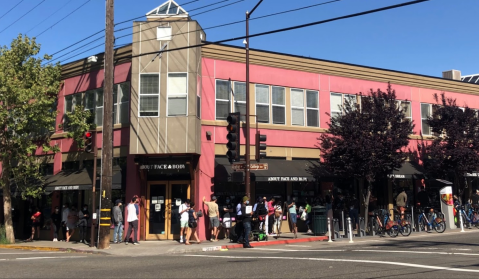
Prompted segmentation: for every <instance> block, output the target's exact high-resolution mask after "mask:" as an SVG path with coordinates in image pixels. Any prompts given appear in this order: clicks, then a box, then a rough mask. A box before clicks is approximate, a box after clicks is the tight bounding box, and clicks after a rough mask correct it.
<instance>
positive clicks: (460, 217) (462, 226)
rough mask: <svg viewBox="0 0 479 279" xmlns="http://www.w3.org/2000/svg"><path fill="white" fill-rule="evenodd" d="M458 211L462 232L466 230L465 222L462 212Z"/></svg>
mask: <svg viewBox="0 0 479 279" xmlns="http://www.w3.org/2000/svg"><path fill="white" fill-rule="evenodd" d="M458 213H459V219H461V232H465V231H464V224H463V223H462V212H461V211H458Z"/></svg>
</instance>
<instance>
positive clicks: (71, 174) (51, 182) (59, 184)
mask: <svg viewBox="0 0 479 279" xmlns="http://www.w3.org/2000/svg"><path fill="white" fill-rule="evenodd" d="M100 181H101V177H100V174H99V173H97V179H96V189H100ZM122 181H123V172H122V170H121V169H120V168H116V167H114V168H113V177H112V189H114V190H116V189H121V185H122ZM92 186H93V170H92V169H83V170H80V171H61V172H59V173H57V174H56V175H54V176H52V177H50V178H49V179H47V180H46V181H45V191H46V192H52V191H69V190H91V189H92Z"/></svg>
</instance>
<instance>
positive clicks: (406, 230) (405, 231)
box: [399, 224, 412, 236]
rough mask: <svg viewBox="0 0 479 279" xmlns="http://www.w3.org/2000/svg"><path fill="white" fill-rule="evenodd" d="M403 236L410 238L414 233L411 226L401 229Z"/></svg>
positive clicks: (407, 225)
mask: <svg viewBox="0 0 479 279" xmlns="http://www.w3.org/2000/svg"><path fill="white" fill-rule="evenodd" d="M399 232H400V233H401V235H402V236H409V235H410V234H411V232H412V227H411V224H406V225H404V226H403V227H401V228H400V229H399Z"/></svg>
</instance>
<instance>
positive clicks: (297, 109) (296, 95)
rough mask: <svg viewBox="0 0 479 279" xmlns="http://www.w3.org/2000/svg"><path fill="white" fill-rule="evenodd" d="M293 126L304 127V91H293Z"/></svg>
mask: <svg viewBox="0 0 479 279" xmlns="http://www.w3.org/2000/svg"><path fill="white" fill-rule="evenodd" d="M291 124H292V125H296V126H304V90H302V89H291Z"/></svg>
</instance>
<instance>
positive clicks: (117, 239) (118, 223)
mask: <svg viewBox="0 0 479 279" xmlns="http://www.w3.org/2000/svg"><path fill="white" fill-rule="evenodd" d="M120 206H121V200H116V201H115V206H114V207H113V223H114V225H115V229H114V230H113V243H114V244H117V243H121V242H122V241H123V213H122V212H121V207H120Z"/></svg>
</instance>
